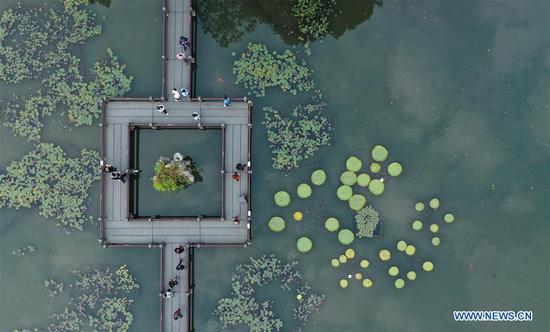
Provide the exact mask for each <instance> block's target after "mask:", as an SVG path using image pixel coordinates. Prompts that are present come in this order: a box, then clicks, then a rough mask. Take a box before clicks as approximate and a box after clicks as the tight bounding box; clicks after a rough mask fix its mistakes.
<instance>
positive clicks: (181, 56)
mask: <svg viewBox="0 0 550 332" xmlns="http://www.w3.org/2000/svg"><path fill="white" fill-rule="evenodd" d="M179 44H180V45H181V47H182V50H181V51H180V52H178V54H176V58H178V60H182V61H183V62H184V63H185V64H186V65H188V64H189V63H193V62H194V61H195V59H193V57H192V56H191V55H187V54H186V51H187V49H188V48H191V43H190V42H189V38H187V37H185V36H181V37H180V40H179Z"/></svg>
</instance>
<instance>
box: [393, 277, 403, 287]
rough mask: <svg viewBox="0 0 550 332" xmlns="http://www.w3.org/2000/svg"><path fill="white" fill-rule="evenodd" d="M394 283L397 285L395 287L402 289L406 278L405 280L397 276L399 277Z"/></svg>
mask: <svg viewBox="0 0 550 332" xmlns="http://www.w3.org/2000/svg"><path fill="white" fill-rule="evenodd" d="M394 285H395V288H397V289H401V288H403V287H405V280H403V279H401V278H397V279H395V283H394Z"/></svg>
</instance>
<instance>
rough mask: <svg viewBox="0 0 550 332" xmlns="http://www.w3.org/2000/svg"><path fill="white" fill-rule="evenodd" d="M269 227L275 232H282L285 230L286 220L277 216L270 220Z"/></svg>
mask: <svg viewBox="0 0 550 332" xmlns="http://www.w3.org/2000/svg"><path fill="white" fill-rule="evenodd" d="M267 226H268V227H269V229H270V230H272V231H273V232H281V231H282V230H283V229H285V220H284V219H283V218H281V217H277V216H275V217H273V218H271V219H269V222H268V223H267Z"/></svg>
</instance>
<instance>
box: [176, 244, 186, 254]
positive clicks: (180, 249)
mask: <svg viewBox="0 0 550 332" xmlns="http://www.w3.org/2000/svg"><path fill="white" fill-rule="evenodd" d="M184 251H185V247H184V246H182V245H179V246H177V247H176V249H174V252H175V253H176V254H183V252H184Z"/></svg>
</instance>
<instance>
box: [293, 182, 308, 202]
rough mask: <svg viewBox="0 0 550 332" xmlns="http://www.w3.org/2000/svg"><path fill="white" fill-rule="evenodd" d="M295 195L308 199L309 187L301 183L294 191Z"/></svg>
mask: <svg viewBox="0 0 550 332" xmlns="http://www.w3.org/2000/svg"><path fill="white" fill-rule="evenodd" d="M296 194H298V197H300V198H308V197H309V196H311V186H310V185H309V184H307V183H301V184H300V185H299V186H298V188H297V189H296Z"/></svg>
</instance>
